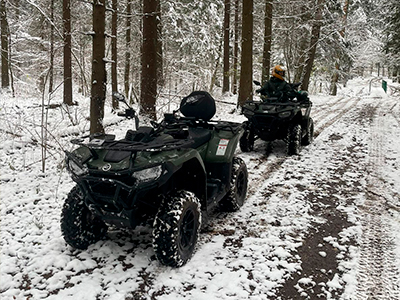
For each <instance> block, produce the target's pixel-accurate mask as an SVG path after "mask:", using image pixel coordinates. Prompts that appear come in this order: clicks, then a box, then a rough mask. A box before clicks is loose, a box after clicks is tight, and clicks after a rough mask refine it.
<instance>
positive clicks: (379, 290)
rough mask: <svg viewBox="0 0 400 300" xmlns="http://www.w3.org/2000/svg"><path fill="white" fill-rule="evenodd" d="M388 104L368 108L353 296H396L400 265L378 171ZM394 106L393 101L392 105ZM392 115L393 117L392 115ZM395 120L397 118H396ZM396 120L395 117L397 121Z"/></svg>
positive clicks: (381, 164)
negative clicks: (368, 130)
mask: <svg viewBox="0 0 400 300" xmlns="http://www.w3.org/2000/svg"><path fill="white" fill-rule="evenodd" d="M392 105H393V104H392V103H390V102H389V103H387V102H385V101H382V99H380V100H379V101H378V103H377V104H376V105H375V107H373V108H372V109H371V113H370V115H371V123H372V124H371V137H370V140H371V143H370V149H369V159H370V161H369V165H368V167H367V170H366V171H367V174H368V175H367V191H366V200H365V203H364V205H363V206H361V207H360V209H361V224H362V236H361V241H360V261H359V269H358V270H357V280H358V284H357V289H356V293H355V297H354V299H357V300H362V299H382V300H383V299H384V300H389V299H393V300H395V299H400V266H399V265H398V264H397V263H396V255H395V251H396V245H395V243H394V242H393V233H395V232H396V230H395V228H393V227H392V218H393V215H392V213H391V211H390V207H389V206H388V204H389V203H388V202H387V198H386V195H387V185H386V183H385V182H384V180H383V179H382V174H381V173H380V170H381V169H382V168H383V167H384V166H385V164H386V156H385V153H384V149H383V145H385V143H390V141H389V140H388V139H387V137H388V135H387V128H390V126H388V124H386V123H387V119H388V117H389V116H390V115H388V114H387V112H391V111H392V108H393V106H392ZM395 105H397V104H395ZM392 117H395V116H394V115H392ZM396 120H397V119H396ZM397 121H398V120H397Z"/></svg>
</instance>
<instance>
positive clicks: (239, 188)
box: [221, 157, 248, 212]
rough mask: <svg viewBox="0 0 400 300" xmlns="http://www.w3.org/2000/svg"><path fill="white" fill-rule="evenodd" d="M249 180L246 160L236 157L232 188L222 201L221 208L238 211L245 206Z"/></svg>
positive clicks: (233, 164) (233, 165)
mask: <svg viewBox="0 0 400 300" xmlns="http://www.w3.org/2000/svg"><path fill="white" fill-rule="evenodd" d="M247 181H248V172H247V167H246V164H245V162H244V161H243V160H242V159H241V158H239V157H234V158H233V162H232V176H231V182H230V190H229V192H228V194H227V195H226V196H225V197H224V198H223V199H222V201H221V208H222V209H223V210H224V211H229V212H233V211H237V210H238V209H239V208H240V207H242V206H243V204H244V201H245V199H246V193H247Z"/></svg>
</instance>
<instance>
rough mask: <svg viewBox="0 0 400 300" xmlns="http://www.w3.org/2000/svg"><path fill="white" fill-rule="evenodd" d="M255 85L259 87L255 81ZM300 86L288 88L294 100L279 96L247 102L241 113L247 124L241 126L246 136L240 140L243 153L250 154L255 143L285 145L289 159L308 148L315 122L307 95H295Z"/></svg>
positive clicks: (302, 92) (304, 93)
mask: <svg viewBox="0 0 400 300" xmlns="http://www.w3.org/2000/svg"><path fill="white" fill-rule="evenodd" d="M254 83H255V84H256V85H260V83H259V82H258V81H254ZM299 85H300V83H296V84H291V86H292V89H293V90H294V91H296V93H295V95H296V98H289V99H285V97H284V95H282V94H281V95H280V96H278V97H267V96H261V100H259V101H248V102H246V104H245V105H244V106H243V108H242V109H243V114H244V115H245V117H246V118H247V119H248V120H247V121H245V122H244V123H243V124H244V128H245V132H244V134H243V136H242V137H241V139H240V149H241V150H242V151H243V152H249V151H252V150H253V149H254V142H255V140H257V139H261V140H263V141H267V142H271V141H275V140H283V141H285V142H286V146H287V153H288V155H297V154H299V153H300V148H301V145H309V144H311V142H312V141H313V135H314V122H313V119H312V118H311V116H310V112H311V107H312V102H311V101H310V99H309V97H308V94H307V92H305V91H297V88H298V87H299Z"/></svg>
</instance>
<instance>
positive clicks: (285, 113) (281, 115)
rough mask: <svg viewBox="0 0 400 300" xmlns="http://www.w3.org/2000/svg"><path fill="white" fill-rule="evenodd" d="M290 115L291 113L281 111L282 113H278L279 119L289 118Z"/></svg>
mask: <svg viewBox="0 0 400 300" xmlns="http://www.w3.org/2000/svg"><path fill="white" fill-rule="evenodd" d="M291 114H292V112H290V111H283V112H281V113H279V118H287V117H290V115H291Z"/></svg>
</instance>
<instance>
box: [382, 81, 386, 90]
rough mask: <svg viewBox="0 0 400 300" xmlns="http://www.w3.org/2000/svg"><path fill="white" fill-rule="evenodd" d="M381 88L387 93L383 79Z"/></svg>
mask: <svg viewBox="0 0 400 300" xmlns="http://www.w3.org/2000/svg"><path fill="white" fill-rule="evenodd" d="M382 88H383V90H384V91H385V93H387V82H386V81H385V80H382Z"/></svg>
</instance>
